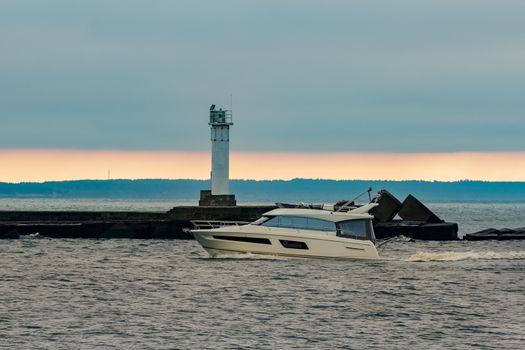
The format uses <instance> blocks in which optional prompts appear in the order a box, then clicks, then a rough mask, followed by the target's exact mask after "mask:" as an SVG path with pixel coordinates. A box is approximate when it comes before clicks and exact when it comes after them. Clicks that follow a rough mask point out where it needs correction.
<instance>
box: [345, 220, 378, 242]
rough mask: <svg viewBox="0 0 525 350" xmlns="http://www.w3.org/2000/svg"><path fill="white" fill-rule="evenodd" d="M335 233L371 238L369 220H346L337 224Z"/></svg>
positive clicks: (357, 237)
mask: <svg viewBox="0 0 525 350" xmlns="http://www.w3.org/2000/svg"><path fill="white" fill-rule="evenodd" d="M337 235H338V236H341V237H348V238H355V239H368V240H373V235H372V226H371V222H370V220H348V221H342V222H339V223H338V224H337Z"/></svg>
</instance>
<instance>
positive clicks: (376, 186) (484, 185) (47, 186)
mask: <svg viewBox="0 0 525 350" xmlns="http://www.w3.org/2000/svg"><path fill="white" fill-rule="evenodd" d="M209 187H210V182H209V180H163V179H144V180H124V179H123V180H74V181H49V182H42V183H28V182H26V183H5V182H0V197H3V198H114V199H126V198H129V199H131V198H133V199H178V200H191V201H195V200H197V199H198V198H199V192H200V190H203V189H208V188H209ZM369 187H371V188H372V189H373V191H374V193H375V192H377V191H379V190H380V189H387V190H388V191H390V192H391V193H393V194H394V195H395V196H397V197H398V198H399V199H400V200H403V199H404V198H405V197H406V196H407V195H408V194H413V195H414V196H416V197H418V198H420V199H421V200H424V201H525V182H487V181H472V180H464V181H456V182H442V181H432V182H430V181H417V180H404V181H391V180H384V181H382V180H322V179H292V180H231V184H230V190H231V193H233V194H235V195H236V196H237V199H238V201H240V202H243V201H245V202H246V201H248V202H278V201H280V202H286V201H291V202H298V201H303V202H311V201H323V202H333V201H337V200H341V199H353V198H354V197H355V196H357V195H358V194H360V193H363V192H364V191H366V190H367V189H368V188H369ZM367 199H368V198H367V196H364V197H362V199H361V200H362V201H366V200H367Z"/></svg>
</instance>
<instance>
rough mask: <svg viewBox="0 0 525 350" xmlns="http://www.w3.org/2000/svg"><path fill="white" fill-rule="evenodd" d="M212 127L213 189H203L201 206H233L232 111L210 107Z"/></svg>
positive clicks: (210, 123)
mask: <svg viewBox="0 0 525 350" xmlns="http://www.w3.org/2000/svg"><path fill="white" fill-rule="evenodd" d="M208 125H210V127H211V191H201V200H200V201H199V205H201V206H232V205H235V204H236V202H235V196H234V195H232V194H230V126H232V125H233V121H232V113H231V111H228V110H223V109H222V108H220V109H218V110H216V109H215V105H211V107H210V122H209V123H208Z"/></svg>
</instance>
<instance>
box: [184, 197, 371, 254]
mask: <svg viewBox="0 0 525 350" xmlns="http://www.w3.org/2000/svg"><path fill="white" fill-rule="evenodd" d="M375 206H377V203H370V204H367V205H364V206H362V207H359V208H354V209H351V210H349V211H348V212H340V211H334V210H323V209H304V208H279V209H274V210H272V211H269V212H267V213H265V214H263V216H262V217H261V218H260V219H259V220H257V221H255V222H252V223H249V224H245V225H241V224H235V223H232V222H230V223H223V224H224V225H225V226H222V227H215V228H214V226H218V225H219V226H220V225H221V223H220V222H215V225H214V224H211V225H210V228H207V229H203V228H201V227H202V226H199V225H196V227H197V229H195V230H192V231H191V232H192V233H193V235H194V237H195V239H196V240H197V241H198V242H199V243H200V245H202V247H203V248H204V249H206V250H207V251H208V253H209V254H210V255H211V256H217V255H232V254H243V253H252V254H268V255H281V256H288V257H311V258H345V259H378V258H379V255H378V253H377V250H376V247H375V245H374V243H375V236H374V229H373V226H372V218H373V216H372V215H370V214H368V211H369V210H370V209H372V208H373V207H375Z"/></svg>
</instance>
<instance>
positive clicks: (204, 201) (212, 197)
mask: <svg viewBox="0 0 525 350" xmlns="http://www.w3.org/2000/svg"><path fill="white" fill-rule="evenodd" d="M236 205H237V201H236V200H235V195H234V194H211V191H210V190H202V191H201V199H200V200H199V207H234V206H236Z"/></svg>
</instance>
